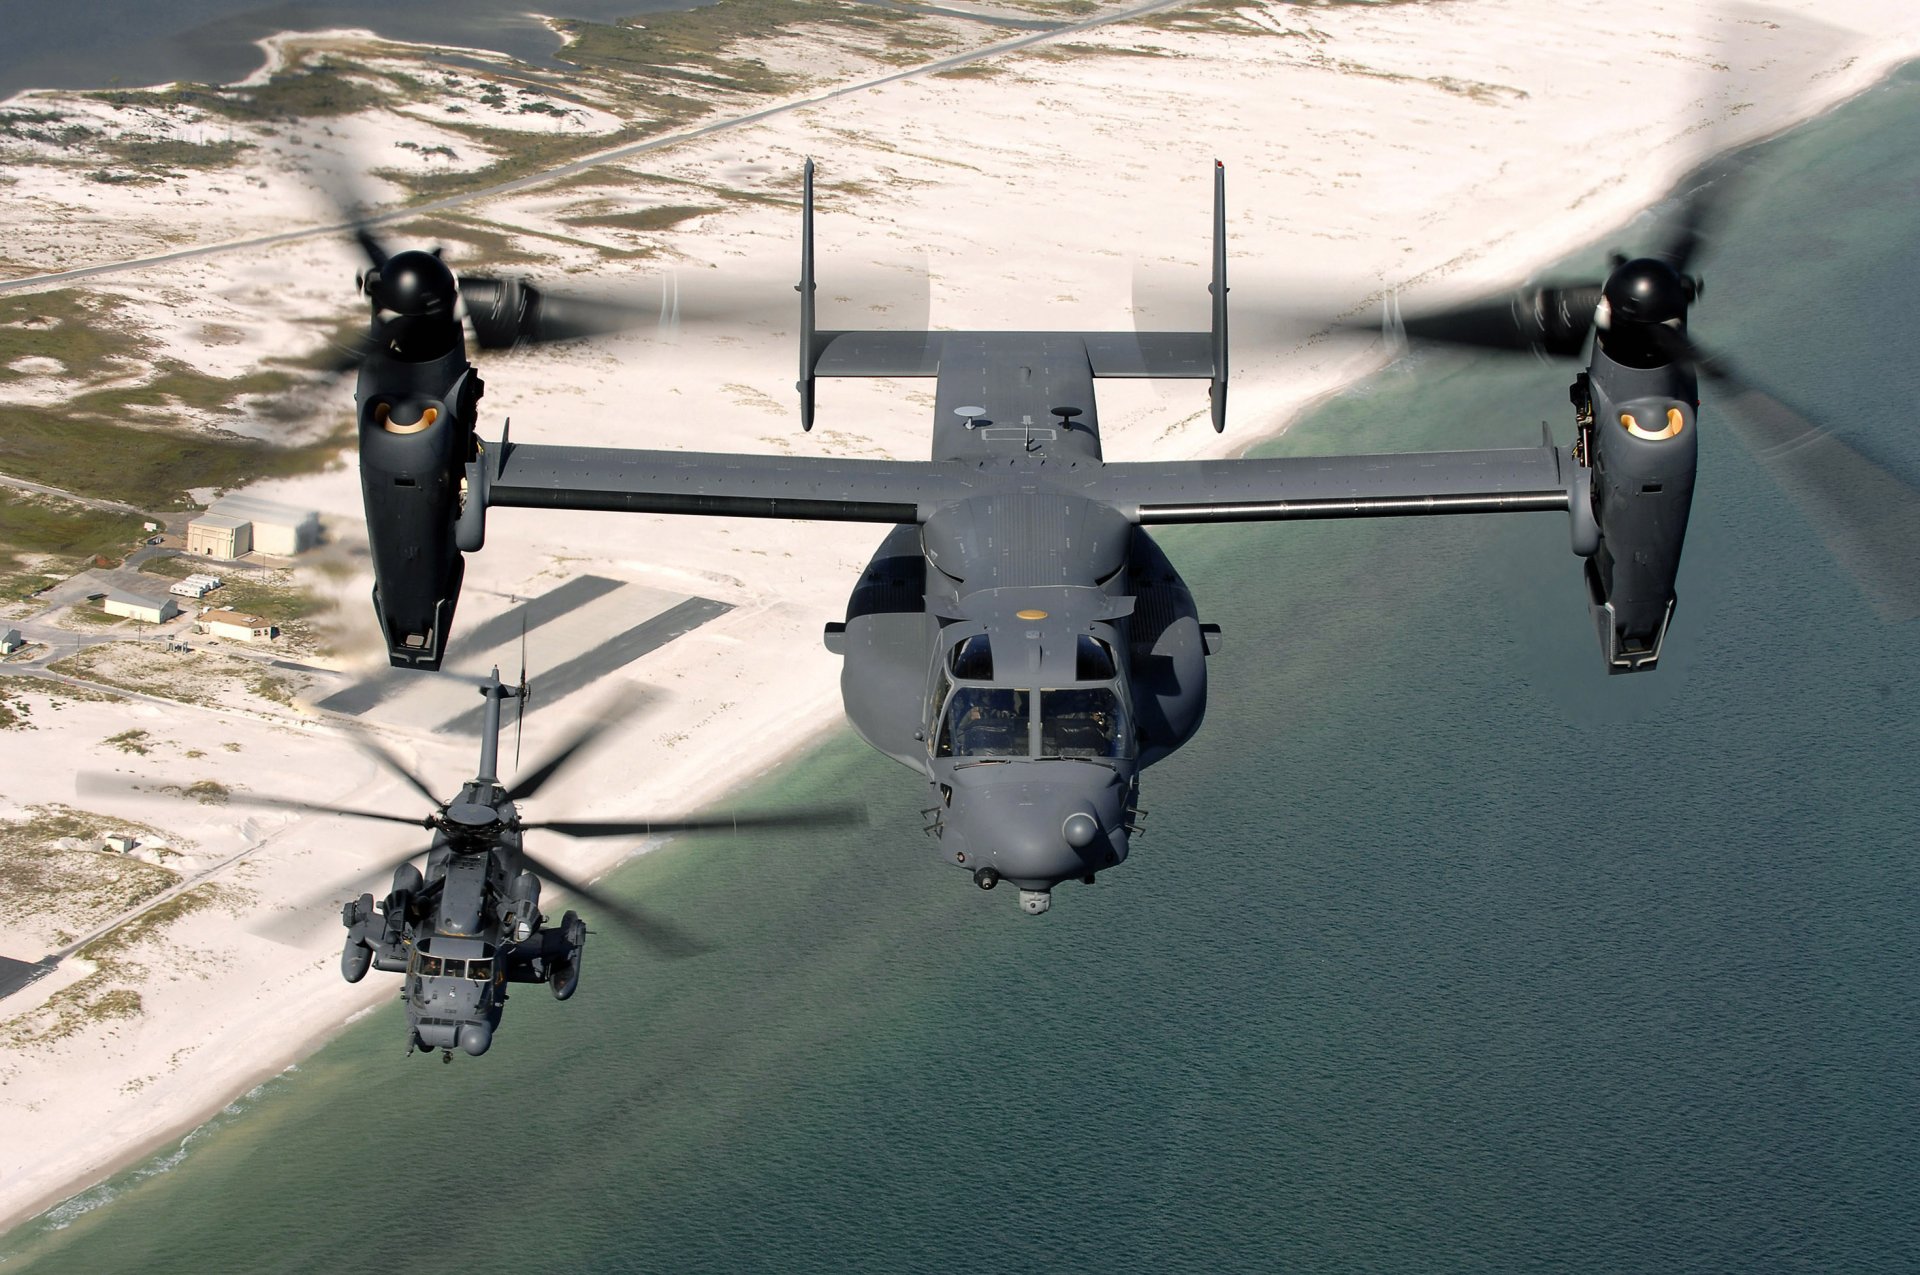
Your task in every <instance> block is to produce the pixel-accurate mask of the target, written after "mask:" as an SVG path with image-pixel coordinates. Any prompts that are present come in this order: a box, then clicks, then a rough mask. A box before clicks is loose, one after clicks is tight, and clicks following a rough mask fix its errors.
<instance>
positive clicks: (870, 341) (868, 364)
mask: <svg viewBox="0 0 1920 1275" xmlns="http://www.w3.org/2000/svg"><path fill="white" fill-rule="evenodd" d="M945 335H946V333H944V332H820V333H816V334H815V337H814V340H815V345H814V348H815V350H817V351H818V353H817V354H816V355H815V356H814V361H813V367H812V369H811V371H812V374H813V375H815V376H938V375H939V374H940V339H941V338H942V337H943V336H945Z"/></svg>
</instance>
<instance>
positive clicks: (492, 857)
mask: <svg viewBox="0 0 1920 1275" xmlns="http://www.w3.org/2000/svg"><path fill="white" fill-rule="evenodd" d="M480 694H481V695H483V696H484V697H485V698H486V714H485V718H486V720H485V725H484V727H483V728H482V730H481V735H480V767H479V773H478V774H476V775H475V776H474V778H472V779H470V780H468V781H467V782H466V783H465V784H463V785H461V788H460V793H459V795H458V796H456V797H454V798H453V799H452V800H451V801H442V800H440V799H439V798H436V797H435V796H434V795H433V791H432V789H430V788H429V787H428V786H427V785H426V783H425V781H423V780H422V779H421V778H420V777H419V776H418V775H416V774H414V773H413V771H411V770H409V769H408V768H407V767H406V766H405V765H403V764H402V763H401V762H400V761H399V760H398V759H397V758H395V757H394V756H393V755H392V754H391V753H389V752H388V751H387V750H386V749H384V748H382V747H381V746H380V745H379V744H377V743H375V742H374V741H373V740H372V739H371V738H370V737H368V736H365V735H356V736H355V737H354V739H355V742H356V743H357V745H358V746H359V747H360V748H361V749H362V750H363V751H365V752H366V753H367V755H368V756H369V757H371V758H372V759H373V760H375V761H376V762H378V763H379V764H381V765H382V766H385V767H386V768H387V769H388V770H391V771H392V772H393V773H394V774H396V775H398V776H399V777H400V778H402V779H404V780H405V781H406V782H407V783H408V784H409V785H410V786H411V787H412V788H413V789H414V790H415V791H416V792H418V793H419V794H420V795H421V796H423V797H425V798H426V799H427V800H428V801H429V802H431V803H433V811H432V813H430V814H428V815H427V816H425V817H424V818H419V817H415V816H410V815H398V814H391V813H388V812H386V811H379V810H360V809H355V808H352V807H347V806H333V805H327V804H323V803H317V802H309V801H299V800H294V799H291V798H285V797H276V796H271V795H268V794H263V793H254V792H236V793H233V794H231V795H230V796H229V800H231V801H233V802H235V803H237V804H241V805H255V806H267V807H272V808H276V809H293V810H300V811H305V812H308V813H314V814H329V815H344V816H347V817H350V818H355V819H377V820H380V821H382V822H386V823H404V824H411V825H415V826H420V827H425V828H428V829H430V830H432V832H433V841H432V844H431V845H430V846H429V847H428V848H427V851H426V856H427V857H426V865H425V868H424V870H422V869H421V868H418V867H415V866H414V864H413V860H414V859H415V858H416V857H417V856H418V855H419V854H420V851H418V850H410V851H408V852H407V856H406V858H405V859H403V860H402V861H401V862H400V863H398V864H397V865H395V867H394V869H393V885H392V889H391V890H390V891H389V892H388V894H387V895H386V897H385V898H383V899H380V900H378V901H376V900H375V899H374V897H373V895H371V894H362V895H361V896H360V897H359V898H357V899H353V900H350V901H349V902H348V903H347V904H346V905H345V906H344V907H343V908H342V909H341V914H340V920H341V924H343V925H345V926H346V928H347V937H346V941H345V945H344V947H343V949H342V951H341V953H340V973H341V976H342V977H344V978H345V979H346V980H347V981H348V982H349V983H357V982H359V981H360V980H361V979H363V978H365V977H366V974H367V971H368V970H369V969H379V970H386V971H390V972H395V973H403V974H405V976H406V980H405V983H404V985H403V988H402V991H401V999H402V1000H403V1001H404V1002H405V1004H406V1009H407V1051H408V1052H409V1053H412V1052H413V1051H414V1050H416V1049H418V1050H423V1051H426V1052H429V1053H430V1052H432V1051H434V1050H440V1051H442V1057H443V1058H445V1059H446V1061H448V1062H451V1061H453V1050H454V1049H455V1048H456V1047H457V1048H459V1049H462V1050H464V1051H466V1052H467V1053H469V1054H473V1055H479V1054H484V1053H486V1052H487V1050H488V1048H489V1047H490V1046H491V1045H492V1044H493V1036H494V1033H495V1032H496V1031H497V1030H498V1029H499V1026H500V1016H501V1011H502V1010H503V1009H504V1008H505V1006H506V1002H507V984H509V983H545V984H547V986H548V988H549V989H550V990H551V991H552V992H553V996H554V999H556V1000H563V1001H564V1000H566V999H568V998H569V997H571V996H572V995H573V993H574V991H575V989H577V988H578V987H579V984H580V966H581V959H582V957H583V956H584V955H585V951H586V942H587V925H586V922H585V921H584V920H582V919H581V918H580V917H579V916H578V915H577V914H575V913H574V912H572V911H568V912H567V913H566V914H565V915H564V916H563V917H562V918H561V920H560V924H559V925H557V926H550V925H548V924H547V917H546V915H545V914H544V913H543V912H541V910H540V894H541V880H542V878H543V877H544V878H545V879H546V880H548V881H551V882H553V883H554V884H556V885H558V886H560V887H561V888H563V889H565V890H567V891H570V892H571V893H573V894H576V895H578V896H579V897H580V898H582V899H585V900H587V901H588V902H590V903H592V904H593V905H594V906H595V907H597V908H599V909H600V910H601V911H603V912H605V913H607V914H608V915H611V916H613V917H614V918H616V919H617V920H618V921H619V922H620V923H621V924H622V925H623V926H624V927H625V928H626V929H627V930H629V931H630V932H632V933H633V934H635V935H637V936H639V937H640V938H641V939H642V940H643V941H645V942H646V943H648V944H649V945H651V946H652V947H653V948H654V949H655V950H656V951H659V952H661V953H662V954H664V955H667V956H689V955H693V954H695V953H697V952H699V951H700V950H701V948H700V945H699V944H698V943H696V942H695V941H693V940H692V939H690V938H689V937H687V936H686V935H684V934H682V933H681V932H680V931H679V930H678V928H676V927H675V926H673V925H672V924H670V923H668V922H666V921H663V920H661V919H660V918H658V917H655V916H652V915H649V914H648V913H646V912H645V911H643V910H641V909H640V908H637V907H635V906H633V905H631V904H625V903H621V902H619V901H618V900H615V899H611V898H608V897H606V896H605V895H602V894H601V893H600V892H598V891H596V890H595V889H594V888H593V887H592V886H590V885H588V884H586V883H585V882H583V881H580V880H578V879H577V878H575V877H573V876H570V875H569V874H567V873H565V872H563V871H561V870H560V869H558V868H556V867H554V866H553V865H552V864H551V863H548V862H545V861H543V860H541V859H538V858H535V857H534V855H533V854H532V853H531V852H530V851H528V850H527V848H526V845H525V834H526V833H529V832H533V831H539V830H544V831H547V832H554V833H558V834H560V835H562V836H567V837H626V836H642V835H647V834H672V833H685V832H705V831H714V830H738V829H742V828H807V827H840V826H845V825H847V824H849V823H852V822H863V821H864V814H863V812H859V811H855V810H852V809H849V808H846V807H820V808H817V809H812V810H796V811H776V812H768V813H757V814H743V815H721V816H709V817H701V818H690V819H596V820H590V821H577V820H547V821H543V822H537V823H529V822H526V821H524V820H522V819H521V818H520V813H519V810H518V808H517V806H516V804H515V803H517V802H519V801H523V800H525V799H526V798H528V797H531V796H533V795H534V794H535V793H536V792H538V791H539V790H540V789H541V788H542V787H543V786H544V785H545V784H546V783H547V782H548V781H549V780H551V779H552V778H553V777H554V776H555V775H556V774H558V773H560V771H561V770H563V769H564V768H565V767H566V766H567V765H568V763H570V762H571V761H573V760H574V759H575V758H576V757H578V756H580V755H581V754H582V753H583V751H584V750H586V749H587V748H588V747H589V746H590V745H592V743H593V742H594V741H595V740H596V739H597V738H599V737H600V735H602V734H603V733H604V732H605V731H606V730H607V729H608V727H609V726H610V725H611V724H612V721H613V719H612V718H611V717H609V716H606V715H602V716H598V717H594V718H591V719H589V720H588V721H587V723H586V724H585V725H584V726H582V727H581V728H579V729H577V730H576V731H574V732H573V733H572V734H571V735H570V736H568V737H567V738H566V740H565V741H564V742H562V743H561V744H560V745H559V746H558V747H557V748H555V749H554V750H553V751H552V752H551V753H550V754H548V755H547V756H546V757H545V758H544V759H543V760H542V761H540V762H539V763H538V764H537V765H535V766H533V767H532V768H531V769H530V770H528V771H526V772H525V773H524V774H522V775H520V777H519V778H518V779H517V780H516V781H515V782H514V783H513V784H512V785H510V786H509V785H506V784H503V783H502V782H501V781H500V778H499V754H500V726H501V707H502V705H503V704H505V703H506V702H508V701H510V700H511V701H518V702H519V703H520V704H522V705H524V703H525V699H526V694H527V686H526V680H525V678H524V677H522V679H521V683H520V685H519V686H517V687H516V686H507V685H503V684H502V683H501V681H500V675H499V670H498V669H495V670H494V671H493V673H492V674H491V675H489V676H488V677H487V679H486V680H485V681H483V682H482V683H481V685H480ZM516 752H517V748H516ZM105 782H106V783H107V784H113V783H114V782H115V781H114V780H113V779H112V778H111V777H105Z"/></svg>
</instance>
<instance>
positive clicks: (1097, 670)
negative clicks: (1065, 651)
mask: <svg viewBox="0 0 1920 1275" xmlns="http://www.w3.org/2000/svg"><path fill="white" fill-rule="evenodd" d="M1073 662H1074V673H1073V680H1074V681H1076V682H1111V681H1112V680H1113V678H1114V668H1113V648H1112V647H1110V646H1108V645H1107V644H1106V643H1105V642H1102V641H1101V640H1100V639H1099V638H1097V637H1094V636H1093V635H1092V634H1091V633H1082V634H1081V635H1080V637H1079V640H1078V641H1076V642H1075V643H1074V651H1073Z"/></svg>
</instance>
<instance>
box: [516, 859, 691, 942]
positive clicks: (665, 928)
mask: <svg viewBox="0 0 1920 1275" xmlns="http://www.w3.org/2000/svg"><path fill="white" fill-rule="evenodd" d="M521 857H522V858H524V859H525V860H526V861H527V863H528V864H529V865H530V866H531V867H532V868H533V870H534V871H535V872H538V873H539V874H540V875H541V876H543V877H545V878H546V879H547V880H549V881H551V882H553V883H554V884H555V885H557V886H559V887H560V888H561V889H563V890H566V891H567V892H569V893H570V894H575V895H578V896H579V897H580V898H581V899H582V900H583V901H585V902H587V903H590V904H592V905H593V906H594V907H596V908H598V909H599V910H600V911H602V912H604V913H606V914H607V915H608V916H611V917H612V918H613V919H614V920H616V921H618V922H619V923H620V924H621V925H622V926H624V927H626V928H627V929H629V930H631V931H633V933H634V934H635V935H637V936H638V937H639V938H640V940H641V941H642V942H644V943H646V944H647V945H648V946H650V947H652V948H653V949H654V950H655V951H657V952H659V953H660V954H661V955H663V956H669V957H672V958H674V959H675V960H679V959H682V958H685V957H689V956H699V955H700V954H701V953H703V952H706V951H708V950H710V949H709V948H708V947H707V945H706V944H704V943H702V942H700V941H699V940H698V939H696V938H694V937H693V936H692V935H690V934H688V933H687V932H686V931H684V930H682V929H681V928H680V927H679V926H677V925H674V924H673V923H672V922H670V921H666V920H663V919H661V918H660V917H657V916H651V915H649V914H648V913H646V912H645V911H643V910H641V909H640V908H638V907H636V906H634V905H633V904H630V903H621V902H620V901H618V900H617V899H612V898H609V897H607V896H606V895H604V894H602V893H601V892H600V891H598V890H596V889H594V888H593V887H592V886H590V885H588V884H587V883H586V882H584V881H579V880H576V879H575V878H573V877H571V876H568V875H567V874H566V873H564V872H562V871H560V870H559V869H558V868H555V867H554V866H553V865H552V864H550V863H548V862H546V861H545V860H542V859H537V858H535V857H534V856H533V855H530V854H526V853H525V852H524V851H523V852H522V854H521Z"/></svg>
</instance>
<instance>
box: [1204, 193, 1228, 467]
mask: <svg viewBox="0 0 1920 1275" xmlns="http://www.w3.org/2000/svg"><path fill="white" fill-rule="evenodd" d="M1207 291H1208V292H1210V293H1212V294H1213V385H1212V387H1211V388H1210V389H1209V390H1208V391H1207V393H1208V396H1209V397H1211V398H1212V400H1213V431H1214V433H1216V434H1218V433H1220V432H1221V431H1223V430H1225V429H1226V428H1227V169H1226V165H1224V164H1222V163H1221V162H1220V161H1219V160H1217V159H1216V160H1214V161H1213V282H1212V283H1210V284H1208V285H1207Z"/></svg>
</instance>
